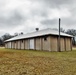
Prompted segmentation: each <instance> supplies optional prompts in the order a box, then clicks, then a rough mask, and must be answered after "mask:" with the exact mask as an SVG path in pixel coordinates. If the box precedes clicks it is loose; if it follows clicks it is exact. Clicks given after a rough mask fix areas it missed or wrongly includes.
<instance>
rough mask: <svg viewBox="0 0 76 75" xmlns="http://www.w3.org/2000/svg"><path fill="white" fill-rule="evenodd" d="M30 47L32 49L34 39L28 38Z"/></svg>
mask: <svg viewBox="0 0 76 75" xmlns="http://www.w3.org/2000/svg"><path fill="white" fill-rule="evenodd" d="M29 43H30V45H29V46H30V49H34V39H30V42H29Z"/></svg>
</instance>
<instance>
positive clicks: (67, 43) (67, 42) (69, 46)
mask: <svg viewBox="0 0 76 75" xmlns="http://www.w3.org/2000/svg"><path fill="white" fill-rule="evenodd" d="M70 50H71V41H70V38H66V51H70Z"/></svg>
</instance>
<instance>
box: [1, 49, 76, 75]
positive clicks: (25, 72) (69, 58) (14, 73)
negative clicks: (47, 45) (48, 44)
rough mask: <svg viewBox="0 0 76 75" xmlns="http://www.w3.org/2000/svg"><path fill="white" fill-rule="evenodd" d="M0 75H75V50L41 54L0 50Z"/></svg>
mask: <svg viewBox="0 0 76 75" xmlns="http://www.w3.org/2000/svg"><path fill="white" fill-rule="evenodd" d="M0 75H76V50H75V49H74V50H73V51H70V52H43V51H32V50H13V49H12V50H11V49H4V48H0Z"/></svg>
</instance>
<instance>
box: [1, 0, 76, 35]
mask: <svg viewBox="0 0 76 75" xmlns="http://www.w3.org/2000/svg"><path fill="white" fill-rule="evenodd" d="M59 17H60V18H61V27H62V28H64V29H69V28H70V29H72V28H73V29H76V0H0V36H1V35H3V34H5V33H10V34H14V33H15V32H18V33H20V32H24V33H28V32H32V31H35V28H36V27H38V28H40V29H45V28H58V18H59Z"/></svg>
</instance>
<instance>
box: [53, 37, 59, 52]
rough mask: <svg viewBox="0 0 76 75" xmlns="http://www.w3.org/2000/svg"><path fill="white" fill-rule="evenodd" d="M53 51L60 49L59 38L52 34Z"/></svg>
mask: <svg viewBox="0 0 76 75" xmlns="http://www.w3.org/2000/svg"><path fill="white" fill-rule="evenodd" d="M51 51H58V38H57V37H56V36H51Z"/></svg>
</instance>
